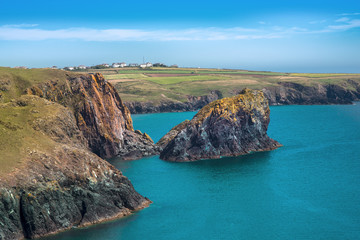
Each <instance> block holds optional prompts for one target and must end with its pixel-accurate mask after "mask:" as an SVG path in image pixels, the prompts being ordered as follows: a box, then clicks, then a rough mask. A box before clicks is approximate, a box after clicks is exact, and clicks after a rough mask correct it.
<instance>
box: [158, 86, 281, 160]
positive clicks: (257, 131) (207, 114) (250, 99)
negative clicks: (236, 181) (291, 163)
mask: <svg viewBox="0 0 360 240" xmlns="http://www.w3.org/2000/svg"><path fill="white" fill-rule="evenodd" d="M269 122H270V109H269V105H268V101H267V100H266V98H265V97H264V94H263V93H262V92H261V91H255V90H250V89H244V90H243V91H242V92H241V94H239V95H237V96H234V97H232V98H224V99H220V100H217V101H214V102H211V103H210V104H208V105H206V106H205V107H203V108H202V109H201V110H200V111H199V112H198V113H197V114H196V115H195V116H194V117H193V119H192V120H191V121H185V122H183V123H181V124H179V125H177V126H176V127H174V128H173V129H172V130H171V131H170V132H169V133H168V134H166V135H165V136H164V137H163V138H162V139H160V140H159V142H158V143H157V144H158V146H159V147H161V148H162V151H161V153H160V158H161V159H164V160H169V161H194V160H199V159H207V158H220V157H221V156H236V155H241V154H246V153H249V152H253V151H266V150H272V149H275V148H277V147H279V146H281V145H280V144H279V143H278V142H276V141H275V140H273V139H271V138H269V137H268V135H267V134H266V131H267V127H268V124H269Z"/></svg>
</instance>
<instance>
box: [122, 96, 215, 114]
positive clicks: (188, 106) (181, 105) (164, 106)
mask: <svg viewBox="0 0 360 240" xmlns="http://www.w3.org/2000/svg"><path fill="white" fill-rule="evenodd" d="M187 98H188V101H187V102H170V101H168V102H160V103H158V104H155V103H153V102H124V104H125V105H126V106H127V107H128V108H129V110H130V112H131V113H157V112H185V111H195V110H198V109H200V108H202V107H203V106H205V105H206V104H208V103H210V102H212V101H215V100H217V99H220V98H222V93H221V92H220V91H211V92H210V93H209V94H208V95H204V96H200V97H195V96H188V97H187Z"/></svg>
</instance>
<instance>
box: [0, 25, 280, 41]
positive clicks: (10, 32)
mask: <svg viewBox="0 0 360 240" xmlns="http://www.w3.org/2000/svg"><path fill="white" fill-rule="evenodd" d="M238 36H243V38H244V39H261V38H273V37H272V36H268V35H266V34H265V35H264V34H263V33H262V32H260V31H259V30H257V29H250V28H240V27H236V28H199V29H183V30H141V29H91V28H69V29H58V30H44V29H38V28H31V29H28V28H18V27H9V25H7V26H2V27H0V40H27V41H41V40H52V39H58V40H66V39H69V40H71V39H73V40H82V41H96V42H108V41H190V40H231V39H238Z"/></svg>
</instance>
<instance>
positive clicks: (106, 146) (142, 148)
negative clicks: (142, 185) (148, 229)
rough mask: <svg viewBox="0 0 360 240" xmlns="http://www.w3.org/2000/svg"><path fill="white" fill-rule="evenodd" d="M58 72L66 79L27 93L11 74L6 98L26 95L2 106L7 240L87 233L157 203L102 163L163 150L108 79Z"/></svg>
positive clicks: (3, 230) (2, 223)
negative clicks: (91, 227) (134, 121)
mask: <svg viewBox="0 0 360 240" xmlns="http://www.w3.org/2000/svg"><path fill="white" fill-rule="evenodd" d="M24 71H33V73H35V74H36V71H40V70H24ZM51 73H52V72H51ZM56 73H57V74H62V76H60V77H59V78H58V79H51V80H48V81H44V82H40V83H37V84H33V85H32V86H29V87H28V88H26V89H23V90H22V89H21V87H22V86H23V84H22V85H16V84H17V81H18V79H21V77H19V76H16V75H15V76H13V77H12V75H10V74H8V75H6V77H7V79H8V81H7V82H6V84H7V85H8V86H10V87H9V88H8V89H6V90H4V91H3V93H4V94H3V95H2V96H5V97H6V94H8V93H9V92H10V90H11V89H12V88H13V89H14V88H18V90H17V91H18V92H19V93H20V95H19V96H16V98H14V99H10V101H9V100H7V99H6V98H5V97H3V98H2V99H1V100H2V102H0V116H1V121H0V136H1V139H0V141H1V144H0V152H1V154H0V163H1V169H0V173H1V174H0V239H1V240H3V239H4V240H5V239H23V238H30V239H33V238H38V237H43V236H47V235H51V234H54V233H57V232H61V231H64V230H67V229H70V228H72V227H83V226H88V225H91V224H96V223H100V222H103V221H108V220H112V219H115V218H119V217H122V216H126V215H129V214H131V213H132V212H134V211H137V210H140V209H142V208H144V207H147V206H148V205H149V204H150V203H151V201H150V200H149V199H147V198H146V197H143V196H141V195H140V194H139V193H138V192H136V190H135V189H134V187H133V186H132V184H131V182H130V181H129V180H128V179H127V178H126V177H125V176H124V175H122V173H121V172H120V171H119V170H118V169H116V168H115V167H114V166H112V165H111V164H110V163H108V162H107V161H106V160H105V159H103V158H108V157H114V156H120V157H122V158H123V159H137V158H141V157H144V156H149V155H155V154H158V153H159V150H158V147H157V146H155V144H154V143H153V141H152V140H151V138H150V137H149V136H148V135H147V134H146V133H141V132H139V131H135V130H134V129H133V125H132V120H131V116H130V112H129V110H128V109H127V108H126V106H124V105H123V103H122V100H121V99H120V97H119V95H118V94H117V92H116V90H115V89H114V88H113V86H112V85H111V84H109V83H108V82H107V81H106V80H105V79H104V78H103V77H102V75H101V74H90V75H74V74H72V75H68V74H67V73H63V72H56ZM27 85H29V83H27ZM2 89H5V88H2ZM10 93H11V92H10ZM102 157H103V158H102Z"/></svg>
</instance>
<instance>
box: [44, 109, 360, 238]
mask: <svg viewBox="0 0 360 240" xmlns="http://www.w3.org/2000/svg"><path fill="white" fill-rule="evenodd" d="M193 115H194V113H193V112H188V113H162V114H149V115H135V116H133V120H134V125H135V128H136V129H140V130H142V131H145V132H147V133H149V134H150V136H152V137H153V139H154V140H155V141H157V140H158V139H159V138H160V137H161V136H162V135H163V134H165V133H166V132H167V131H168V130H169V129H170V128H171V127H172V126H174V125H175V124H177V123H179V122H181V121H183V120H184V119H191V117H192V116H193ZM268 133H269V135H270V136H271V137H272V138H274V139H276V140H278V141H279V142H281V143H282V144H283V145H284V147H282V148H280V149H278V150H275V151H272V152H265V153H255V154H251V155H248V156H241V157H236V158H222V159H220V160H206V161H199V162H193V163H169V162H165V161H162V160H160V159H159V158H158V157H157V156H155V157H149V158H144V159H141V160H136V161H127V162H124V161H121V160H119V159H113V160H111V163H112V164H114V165H115V166H116V167H117V168H119V169H120V170H122V171H123V172H124V174H125V175H126V176H127V177H129V178H130V180H131V181H132V183H133V184H134V186H135V188H136V189H137V190H138V191H139V192H140V193H141V194H143V195H144V196H147V197H148V198H150V199H151V200H152V201H153V202H154V203H153V204H152V205H151V206H150V207H149V208H147V209H144V210H142V211H140V212H137V213H136V214H134V215H132V216H129V217H126V218H124V219H120V220H117V221H113V222H110V223H106V224H100V225H97V226H94V227H90V228H86V229H77V230H72V231H69V232H65V233H62V234H60V235H57V236H55V237H51V238H46V239H52V240H55V239H56V240H59V239H66V240H70V239H71V240H75V239H76V240H78V239H92V240H93V239H167V240H168V239H360V103H357V104H356V105H352V106H281V107H272V108H271V123H270V127H269V131H268Z"/></svg>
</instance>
